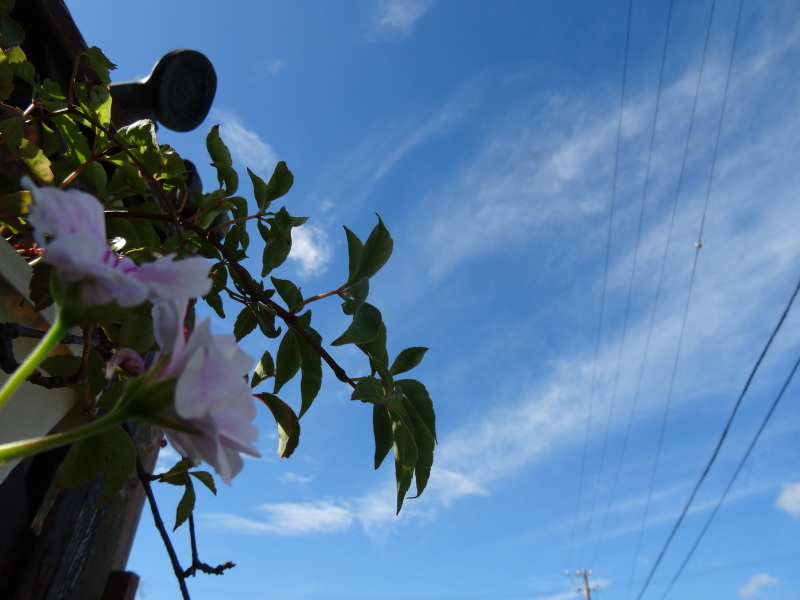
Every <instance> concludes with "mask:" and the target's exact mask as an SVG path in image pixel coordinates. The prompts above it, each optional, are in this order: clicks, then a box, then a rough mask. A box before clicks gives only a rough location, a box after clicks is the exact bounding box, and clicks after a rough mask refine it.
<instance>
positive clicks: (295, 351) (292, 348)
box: [274, 331, 302, 394]
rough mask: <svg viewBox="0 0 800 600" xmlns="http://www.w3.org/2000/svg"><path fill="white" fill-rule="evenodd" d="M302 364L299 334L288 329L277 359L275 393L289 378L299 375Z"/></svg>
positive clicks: (279, 347)
mask: <svg viewBox="0 0 800 600" xmlns="http://www.w3.org/2000/svg"><path fill="white" fill-rule="evenodd" d="M301 364H302V355H301V354H300V346H299V345H298V343H297V336H296V335H294V334H293V332H292V331H287V332H286V335H284V336H283V339H282V340H281V343H280V345H279V346H278V355H277V357H276V360H275V391H274V393H276V394H277V393H278V392H279V391H280V390H281V388H282V387H283V386H284V385H285V384H286V383H287V382H288V381H289V380H291V379H292V378H293V377H294V376H295V375H297V372H298V371H299V370H300V366H301Z"/></svg>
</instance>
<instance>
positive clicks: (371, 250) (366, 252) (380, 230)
mask: <svg viewBox="0 0 800 600" xmlns="http://www.w3.org/2000/svg"><path fill="white" fill-rule="evenodd" d="M349 247H350V239H349V236H348V250H349ZM393 247H394V242H393V241H392V236H391V235H389V231H388V230H387V229H386V227H385V226H384V224H383V221H382V220H381V218H380V217H378V224H377V225H376V226H375V228H374V229H373V230H372V232H371V233H370V234H369V237H368V238H367V241H366V242H365V243H364V247H363V248H362V250H361V253H360V254H361V256H360V259H359V265H358V268H357V269H356V270H355V273H353V272H352V271H351V272H350V278H349V279H348V280H347V283H348V284H349V283H353V282H355V281H358V280H359V279H361V278H362V277H372V276H373V275H375V273H377V272H378V271H380V269H381V267H383V265H385V264H386V261H387V260H389V257H390V256H391V255H392V249H393Z"/></svg>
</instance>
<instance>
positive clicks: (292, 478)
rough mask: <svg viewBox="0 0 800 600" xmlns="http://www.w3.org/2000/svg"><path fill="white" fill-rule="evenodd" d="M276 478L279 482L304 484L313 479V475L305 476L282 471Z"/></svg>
mask: <svg viewBox="0 0 800 600" xmlns="http://www.w3.org/2000/svg"><path fill="white" fill-rule="evenodd" d="M278 480H279V481H280V482H281V483H301V484H305V483H311V482H312V481H313V477H306V476H305V475H298V474H297V473H292V472H290V471H287V472H286V473H283V474H282V475H281V476H280V477H279V478H278Z"/></svg>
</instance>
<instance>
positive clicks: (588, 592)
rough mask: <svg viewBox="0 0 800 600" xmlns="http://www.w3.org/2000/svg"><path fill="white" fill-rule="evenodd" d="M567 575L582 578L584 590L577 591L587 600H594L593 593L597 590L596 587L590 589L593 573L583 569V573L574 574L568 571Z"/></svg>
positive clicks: (576, 572)
mask: <svg viewBox="0 0 800 600" xmlns="http://www.w3.org/2000/svg"><path fill="white" fill-rule="evenodd" d="M566 574H567V577H580V578H581V579H582V583H583V589H577V590H575V591H577V592H583V596H584V598H586V600H592V592H594V591H596V590H597V588H596V587H589V575H591V574H592V572H591V571H587V570H586V569H583V570H581V571H575V572H574V573H570V572H569V571H567V572H566Z"/></svg>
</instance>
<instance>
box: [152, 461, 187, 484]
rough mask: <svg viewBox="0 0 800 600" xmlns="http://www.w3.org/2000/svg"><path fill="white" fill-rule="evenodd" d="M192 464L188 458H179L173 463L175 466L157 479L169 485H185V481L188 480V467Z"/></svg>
mask: <svg viewBox="0 0 800 600" xmlns="http://www.w3.org/2000/svg"><path fill="white" fill-rule="evenodd" d="M193 466H194V464H193V463H192V461H191V460H189V459H188V458H181V459H180V460H179V461H178V462H177V463H175V466H173V467H172V468H171V469H170V470H169V471H167V472H166V473H164V475H162V476H161V477H160V478H159V481H161V482H162V483H169V484H170V485H186V482H187V481H189V475H188V472H189V469H191V468H192V467H193Z"/></svg>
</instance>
